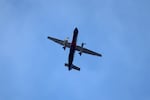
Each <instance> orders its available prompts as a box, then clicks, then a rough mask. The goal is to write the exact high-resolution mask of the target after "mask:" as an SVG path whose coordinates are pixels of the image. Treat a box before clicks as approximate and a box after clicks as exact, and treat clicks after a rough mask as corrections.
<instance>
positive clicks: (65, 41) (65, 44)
mask: <svg viewBox="0 0 150 100" xmlns="http://www.w3.org/2000/svg"><path fill="white" fill-rule="evenodd" d="M68 39H69V38H68V37H67V38H66V39H65V40H64V43H63V45H64V46H63V49H64V50H66V46H67V44H68Z"/></svg>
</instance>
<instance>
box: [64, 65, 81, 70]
mask: <svg viewBox="0 0 150 100" xmlns="http://www.w3.org/2000/svg"><path fill="white" fill-rule="evenodd" d="M65 66H66V67H68V70H69V71H70V70H71V69H75V70H77V71H80V68H79V67H77V66H75V65H73V64H72V65H71V66H69V64H67V63H65Z"/></svg>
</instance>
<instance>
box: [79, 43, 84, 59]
mask: <svg viewBox="0 0 150 100" xmlns="http://www.w3.org/2000/svg"><path fill="white" fill-rule="evenodd" d="M84 45H85V43H82V44H81V50H80V51H79V55H80V56H81V55H82V52H83V46H84Z"/></svg>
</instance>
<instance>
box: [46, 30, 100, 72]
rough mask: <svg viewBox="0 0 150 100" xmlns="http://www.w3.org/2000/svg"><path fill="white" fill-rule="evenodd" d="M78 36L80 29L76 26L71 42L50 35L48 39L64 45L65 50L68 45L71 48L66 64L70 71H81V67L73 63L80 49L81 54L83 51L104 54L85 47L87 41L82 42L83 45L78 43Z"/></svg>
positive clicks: (98, 54) (96, 54) (97, 54)
mask: <svg viewBox="0 0 150 100" xmlns="http://www.w3.org/2000/svg"><path fill="white" fill-rule="evenodd" d="M77 37H78V29H77V28H75V29H74V31H73V39H72V42H71V43H70V42H68V39H66V40H60V39H56V38H53V37H50V36H48V39H50V40H52V41H54V42H56V43H58V44H60V45H63V49H64V50H65V49H66V47H68V48H70V52H69V56H68V63H65V66H66V67H68V70H69V71H70V70H71V69H75V70H78V71H80V68H79V67H77V66H75V65H73V59H74V54H75V51H79V54H80V56H81V55H82V53H87V54H91V55H95V56H99V57H101V56H102V55H101V54H100V53H97V52H94V51H91V50H89V49H87V48H84V47H83V46H84V45H85V43H82V44H81V46H78V45H76V43H77Z"/></svg>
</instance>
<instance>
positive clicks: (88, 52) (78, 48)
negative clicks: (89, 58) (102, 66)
mask: <svg viewBox="0 0 150 100" xmlns="http://www.w3.org/2000/svg"><path fill="white" fill-rule="evenodd" d="M76 50H77V51H81V52H83V53H87V54H91V55H95V56H100V57H101V56H102V55H101V54H99V53H97V52H94V51H91V50H89V49H87V48H83V47H81V46H76Z"/></svg>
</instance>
